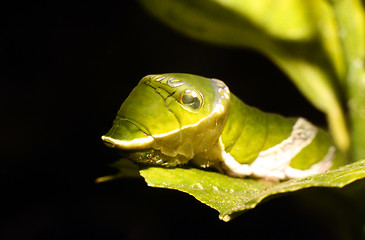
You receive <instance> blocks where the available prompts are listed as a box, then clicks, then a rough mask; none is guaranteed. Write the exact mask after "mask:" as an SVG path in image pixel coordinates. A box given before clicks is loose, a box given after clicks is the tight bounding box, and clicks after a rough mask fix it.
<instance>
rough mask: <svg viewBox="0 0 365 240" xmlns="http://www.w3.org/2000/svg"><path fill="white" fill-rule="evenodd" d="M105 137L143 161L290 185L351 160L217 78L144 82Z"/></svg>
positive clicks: (322, 136)
mask: <svg viewBox="0 0 365 240" xmlns="http://www.w3.org/2000/svg"><path fill="white" fill-rule="evenodd" d="M181 106H182V107H181ZM102 139H103V141H104V142H105V143H106V145H107V146H109V147H114V148H118V149H119V150H120V151H122V152H123V153H124V154H125V155H126V156H127V157H128V158H129V159H131V160H133V161H136V162H138V163H141V164H150V165H158V166H161V167H176V166H180V165H184V164H187V163H191V164H193V165H195V166H198V167H202V168H204V167H214V168H217V169H218V170H219V171H220V172H224V173H225V174H227V175H230V176H234V177H255V178H264V179H270V180H286V179H292V178H302V177H307V176H310V175H313V174H317V173H322V172H325V171H327V170H329V169H333V168H336V167H338V166H341V165H344V164H346V163H347V160H346V158H345V157H344V156H343V154H342V153H341V152H340V151H339V150H337V149H336V147H335V146H334V143H333V141H332V139H331V137H330V136H329V134H327V133H326V132H325V131H324V130H322V129H319V128H317V127H315V126H314V125H312V124H311V123H310V122H308V121H307V120H305V119H303V118H285V117H283V116H280V115H278V114H272V113H264V112H262V111H260V110H258V109H256V108H254V107H251V106H248V105H246V104H245V103H243V102H242V101H241V100H240V99H238V98H237V97H236V96H235V95H234V94H232V93H231V92H230V91H229V89H228V87H227V86H226V84H225V83H224V82H222V81H220V80H218V79H214V78H213V79H210V78H205V77H200V76H196V75H192V74H183V73H168V74H155V75H148V76H146V77H144V78H143V79H142V80H141V81H140V83H139V84H138V85H137V86H136V87H135V89H134V90H133V91H132V92H131V94H130V95H129V96H128V98H127V99H126V100H125V101H124V103H123V104H122V106H121V108H120V109H119V111H118V113H117V118H116V119H115V121H114V123H113V127H112V128H111V130H110V131H109V132H108V133H107V134H105V135H104V136H103V137H102Z"/></svg>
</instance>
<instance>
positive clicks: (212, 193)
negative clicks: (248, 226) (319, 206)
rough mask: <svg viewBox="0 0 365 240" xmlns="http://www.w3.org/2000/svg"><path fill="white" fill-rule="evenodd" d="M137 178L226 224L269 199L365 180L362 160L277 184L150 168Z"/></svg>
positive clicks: (175, 169)
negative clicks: (194, 202) (190, 200)
mask: <svg viewBox="0 0 365 240" xmlns="http://www.w3.org/2000/svg"><path fill="white" fill-rule="evenodd" d="M140 174H141V175H142V176H143V177H144V178H145V181H146V182H147V184H148V185H149V186H151V187H159V188H168V189H176V190H179V191H182V192H186V193H188V194H190V195H192V196H194V197H195V198H196V199H198V200H199V201H201V202H202V203H205V204H206V205H208V206H210V207H212V208H214V209H216V210H217V211H219V213H220V215H219V217H220V219H222V220H224V221H229V220H230V219H232V217H235V216H237V215H239V214H240V213H242V212H243V211H245V210H247V209H251V208H254V207H255V206H256V205H257V204H258V203H260V202H261V201H262V200H264V199H265V198H267V197H269V196H273V195H277V194H281V193H286V192H293V191H297V190H300V189H304V188H309V187H343V186H345V185H347V184H349V183H352V182H354V181H356V180H359V179H362V178H365V160H362V161H359V162H356V163H353V164H349V165H346V166H344V167H341V168H339V169H336V170H332V171H328V172H326V173H322V174H317V175H314V176H311V177H307V178H303V179H297V180H289V181H284V182H278V183H272V182H266V181H262V180H257V179H251V178H245V179H240V178H233V177H229V176H226V175H223V174H220V173H216V172H209V171H205V170H200V169H196V168H189V169H185V168H170V169H169V168H159V167H150V168H146V169H142V170H140Z"/></svg>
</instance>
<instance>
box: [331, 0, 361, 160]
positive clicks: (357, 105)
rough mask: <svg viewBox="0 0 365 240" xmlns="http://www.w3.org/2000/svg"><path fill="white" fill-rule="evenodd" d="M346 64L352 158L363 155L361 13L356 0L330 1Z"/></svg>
mask: <svg viewBox="0 0 365 240" xmlns="http://www.w3.org/2000/svg"><path fill="white" fill-rule="evenodd" d="M330 2H331V4H332V6H333V9H334V14H335V17H336V21H337V24H338V32H339V37H340V41H341V44H342V50H343V55H344V58H345V64H346V69H347V72H346V79H345V81H346V85H347V89H346V90H347V99H348V102H347V104H348V109H349V122H350V126H351V129H350V132H351V141H352V142H351V145H352V146H351V155H352V158H353V160H355V161H356V160H360V159H361V158H364V157H365V69H364V65H365V14H364V8H363V6H362V3H361V1H359V0H332V1H330Z"/></svg>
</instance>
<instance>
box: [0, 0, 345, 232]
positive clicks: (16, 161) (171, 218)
mask: <svg viewBox="0 0 365 240" xmlns="http://www.w3.org/2000/svg"><path fill="white" fill-rule="evenodd" d="M0 11H1V13H2V14H1V18H2V21H1V24H2V25H1V30H0V31H1V32H0V36H1V39H0V44H1V45H0V78H1V79H0V100H1V102H0V106H1V113H0V114H1V115H0V116H1V118H0V119H1V125H0V132H1V138H0V141H1V144H0V146H1V157H0V164H1V165H0V181H1V193H0V194H1V195H0V197H1V199H2V200H3V203H2V204H1V207H0V239H230V238H233V237H240V238H244V239H293V238H295V239H309V238H310V239H333V236H332V235H331V234H332V232H333V227H334V226H336V225H333V223H334V222H336V221H338V219H336V217H338V216H337V215H335V217H334V218H333V219H328V215H325V214H324V213H325V210H324V209H321V208H320V207H318V206H317V205H316V204H315V203H314V202H315V200H313V201H311V200H308V199H306V198H305V197H304V198H303V196H301V195H305V194H303V192H304V193H305V191H301V193H299V194H291V195H288V196H282V197H280V198H276V199H273V200H271V201H269V202H265V203H263V204H261V205H259V207H257V208H256V209H254V210H251V211H248V212H247V213H245V214H244V215H242V216H240V217H238V218H236V219H235V220H233V221H231V222H229V223H224V222H222V221H220V220H218V213H217V212H216V211H215V210H213V209H210V208H209V207H207V206H205V205H203V204H201V203H199V202H198V201H196V200H195V199H194V198H193V197H191V196H189V195H187V194H184V193H180V192H177V191H169V190H162V189H153V188H148V187H147V186H146V184H145V183H144V182H143V180H133V179H121V180H117V181H114V182H107V183H102V184H95V183H94V180H95V178H97V177H100V176H104V175H106V174H110V173H111V172H112V169H110V168H108V167H107V164H108V163H110V162H112V161H113V160H116V159H117V158H118V155H117V154H116V153H115V152H113V151H112V150H111V149H108V148H107V147H106V146H104V145H103V143H102V141H101V140H100V136H101V135H102V134H104V133H106V131H107V130H108V129H109V127H110V126H111V123H112V121H113V118H114V116H115V114H116V112H117V110H118V108H119V106H120V104H121V103H122V102H123V100H124V99H125V98H126V97H127V96H128V93H129V92H130V91H131V90H132V88H133V87H134V86H135V85H136V84H137V83H138V81H139V79H140V78H142V77H143V76H144V75H147V74H150V73H163V72H187V73H194V74H198V75H203V76H207V77H215V78H220V79H222V80H224V81H225V82H226V83H227V84H228V86H229V87H230V88H231V91H232V92H234V93H235V94H236V95H238V96H239V97H240V98H241V99H242V100H244V101H245V102H246V103H248V104H250V105H254V106H257V107H259V108H261V109H263V110H265V111H271V112H278V113H281V114H284V115H287V116H298V115H301V116H304V117H306V118H308V119H310V120H311V121H312V122H314V123H316V124H319V125H324V124H325V120H324V117H323V115H322V114H321V113H319V112H318V111H317V110H315V109H314V108H313V107H312V106H311V105H310V104H309V103H308V102H307V101H306V100H305V99H304V98H303V97H302V96H301V95H300V93H299V92H298V91H297V90H296V89H295V87H294V86H293V85H292V84H291V82H290V81H289V80H288V79H287V77H286V76H285V75H284V74H283V73H282V72H281V71H280V70H279V69H277V68H276V67H275V66H274V65H273V64H272V63H271V62H269V61H268V60H267V59H266V58H264V57H263V56H261V55H259V54H257V53H255V52H252V51H250V50H248V49H232V48H227V47H222V46H214V45H209V44H205V43H202V42H197V41H194V40H191V39H188V38H186V37H184V36H182V35H179V34H178V33H175V32H173V31H172V30H170V29H168V28H167V27H165V26H164V25H162V24H161V23H160V22H158V21H156V20H155V19H153V18H152V17H150V16H149V15H148V14H147V13H146V12H144V11H143V9H142V8H141V7H140V6H139V5H138V4H137V3H136V2H135V1H114V2H109V1H105V2H102V1H100V2H99V3H90V2H89V3H87V2H85V3H83V2H76V1H75V2H72V3H66V2H61V1H60V2H54V1H49V2H47V3H45V2H29V3H28V4H24V3H21V4H20V3H19V5H18V4H17V3H15V2H14V3H13V5H12V6H2V7H1V9H0ZM313 191H314V192H315V193H314V194H322V192H323V191H324V192H326V191H327V190H312V192H313ZM329 194H335V193H329ZM305 199H306V200H305ZM326 214H327V213H326ZM332 217H333V216H332ZM337 237H338V236H337Z"/></svg>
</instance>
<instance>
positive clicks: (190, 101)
mask: <svg viewBox="0 0 365 240" xmlns="http://www.w3.org/2000/svg"><path fill="white" fill-rule="evenodd" d="M179 102H180V104H181V105H182V106H183V107H184V108H185V109H187V110H189V111H193V112H195V111H198V110H199V109H200V108H201V106H202V104H203V97H202V96H201V94H200V93H199V92H197V91H196V90H192V89H186V90H185V91H184V92H183V93H182V94H181V95H180V101H179Z"/></svg>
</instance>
